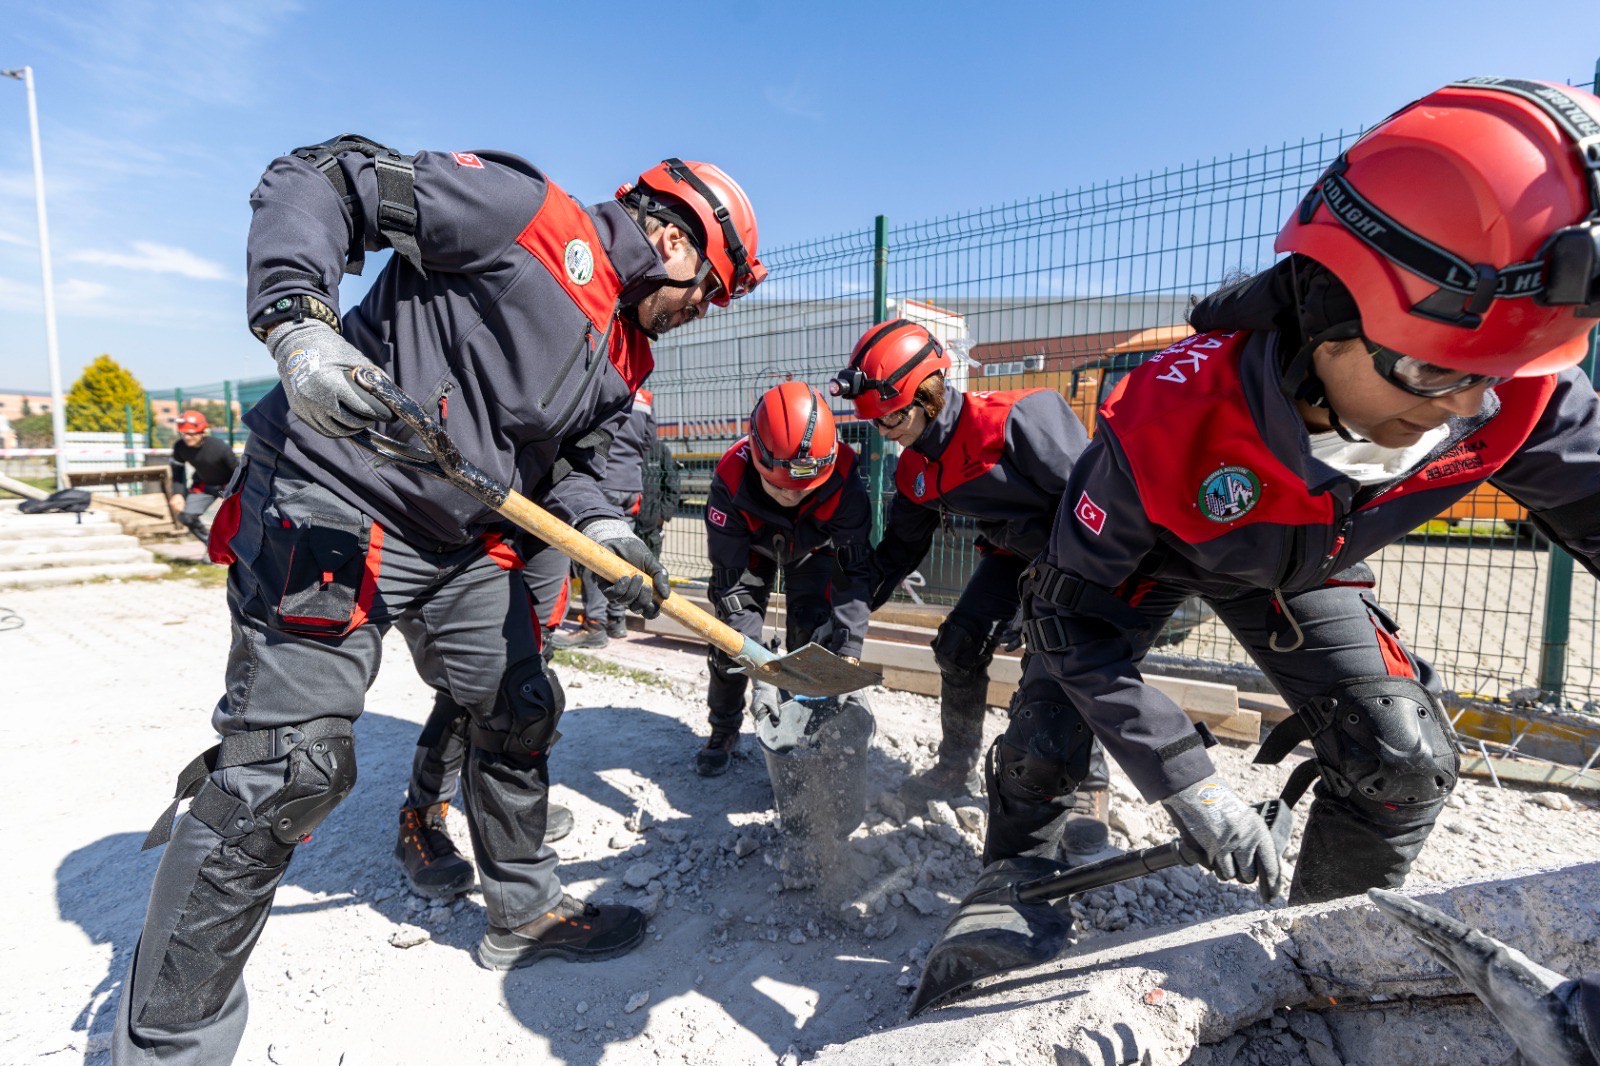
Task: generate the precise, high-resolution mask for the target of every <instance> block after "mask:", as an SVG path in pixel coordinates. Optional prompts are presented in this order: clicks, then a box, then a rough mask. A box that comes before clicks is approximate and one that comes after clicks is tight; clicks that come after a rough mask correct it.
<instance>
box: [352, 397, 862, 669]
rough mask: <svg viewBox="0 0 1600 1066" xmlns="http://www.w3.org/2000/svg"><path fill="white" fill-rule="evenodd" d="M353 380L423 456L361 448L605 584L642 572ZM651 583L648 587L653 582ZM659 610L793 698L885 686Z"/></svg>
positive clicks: (835, 659)
mask: <svg viewBox="0 0 1600 1066" xmlns="http://www.w3.org/2000/svg"><path fill="white" fill-rule="evenodd" d="M350 376H351V377H352V378H353V379H354V380H355V383H356V384H357V385H359V386H361V387H362V388H363V389H365V390H367V391H368V392H370V393H372V395H374V396H376V397H377V398H378V399H380V400H382V401H383V402H384V403H385V404H387V405H388V407H389V409H390V410H391V411H393V412H394V415H395V418H397V419H398V420H399V421H400V422H402V423H404V425H405V426H406V427H407V428H408V429H410V430H411V432H412V433H414V434H416V437H417V440H418V441H419V442H420V443H421V444H422V446H423V448H424V449H425V451H423V452H417V451H413V450H412V449H411V448H410V447H408V446H407V445H406V444H403V443H401V442H400V441H397V440H395V439H393V438H392V437H387V436H384V435H383V434H381V433H377V432H374V431H372V430H363V431H362V432H360V433H358V434H356V435H355V436H354V437H352V438H351V439H352V440H354V441H355V442H356V443H357V444H359V445H361V446H362V447H365V448H368V449H370V450H371V451H374V452H376V453H377V454H379V455H381V456H383V457H384V458H386V459H389V460H392V461H393V462H396V463H400V464H402V465H404V466H406V467H409V468H411V469H413V470H416V471H419V472H421V473H424V474H429V475H431V476H433V477H436V478H439V479H441V480H443V481H448V482H449V483H450V484H452V485H454V486H455V487H456V488H458V489H461V490H462V491H463V492H465V493H467V494H468V495H470V496H472V497H473V498H475V499H477V500H479V501H481V502H482V503H483V504H484V505H485V506H487V507H490V508H493V509H494V510H496V511H498V512H499V513H500V514H502V515H504V516H505V517H506V518H508V519H510V520H511V521H512V522H514V523H515V524H516V525H517V526H519V527H521V528H522V529H525V530H527V531H528V532H529V533H532V534H533V535H534V536H536V537H538V538H539V539H540V540H542V541H544V542H545V543H546V544H548V545H550V546H551V547H552V548H554V549H556V550H557V551H559V552H560V553H561V554H562V555H565V556H566V557H567V558H569V559H571V560H572V561H573V562H575V563H577V564H578V565H579V566H582V567H584V568H586V569H588V570H589V571H590V572H592V573H595V574H598V575H600V576H601V577H603V578H605V579H606V580H607V581H619V580H621V579H623V578H626V577H632V576H633V575H635V574H638V573H639V571H638V570H636V569H634V567H632V566H631V565H629V564H628V563H626V562H624V561H623V560H622V558H621V557H620V556H617V555H615V554H613V553H611V552H609V551H607V550H606V549H605V548H602V547H601V546H600V545H598V544H596V543H595V542H594V541H592V540H590V539H589V538H588V537H586V536H584V535H583V534H582V533H579V532H578V531H577V530H576V529H573V528H572V527H571V526H569V525H567V524H566V523H565V522H563V521H561V519H559V518H557V517H556V516H555V515H553V514H551V513H550V512H549V511H546V510H545V509H544V508H543V507H540V506H539V505H538V504H536V503H534V502H533V501H532V500H529V499H528V498H527V497H525V496H522V495H521V494H519V493H517V492H514V491H512V490H511V488H510V487H509V486H506V485H502V484H500V483H499V482H498V481H496V480H495V479H494V478H492V477H490V476H489V475H488V474H486V473H485V472H483V471H482V470H480V469H478V468H477V467H476V466H474V465H472V464H471V463H469V462H468V461H467V460H466V459H464V458H462V456H461V452H460V451H458V450H457V448H456V446H455V443H454V442H453V441H451V440H450V437H449V435H448V434H447V433H445V431H444V427H443V426H441V425H439V423H438V422H436V421H434V419H433V418H432V416H430V415H429V414H428V413H427V411H425V410H424V409H423V407H422V405H421V404H419V403H417V401H416V400H413V399H412V398H411V397H410V396H408V395H406V393H405V392H404V391H402V390H401V388H400V387H399V386H398V385H396V384H395V383H394V382H393V381H391V380H390V379H389V376H388V375H387V374H385V373H384V372H383V371H381V370H379V369H378V368H377V367H357V368H356V369H354V370H352V371H351V372H350ZM645 581H646V583H647V584H648V583H649V577H648V575H646V576H645ZM660 603H661V612H662V613H663V614H665V615H667V617H669V618H672V619H674V620H675V621H677V622H680V623H682V624H683V625H685V626H687V627H688V628H689V629H690V630H691V631H692V632H694V633H695V634H697V635H699V636H700V637H701V638H703V639H704V640H705V641H706V642H707V643H709V644H711V645H712V646H713V647H716V648H718V649H720V650H722V651H724V652H726V653H727V654H729V655H731V656H732V657H733V658H734V659H735V660H736V661H737V662H739V663H740V664H741V667H742V672H744V673H747V674H749V675H750V676H751V677H754V678H756V679H758V680H761V681H767V682H770V683H772V684H774V685H777V686H778V687H779V688H784V689H788V690H789V691H790V692H798V693H802V694H804V695H807V696H842V695H844V694H845V693H846V692H854V691H855V690H857V689H861V688H866V687H868V686H870V685H876V684H877V683H878V682H879V681H882V680H883V675H882V674H879V673H877V672H875V671H872V670H868V669H866V668H865V667H863V666H858V665H856V664H854V663H850V662H846V661H845V660H844V659H841V658H840V657H839V656H837V655H835V654H833V653H832V652H830V651H828V650H827V649H825V648H823V647H822V646H821V645H819V644H807V645H806V646H805V647H803V648H801V649H800V650H799V651H794V652H790V653H789V654H787V655H778V654H776V653H774V652H772V651H769V650H768V649H766V648H764V647H762V646H761V645H760V644H758V643H757V642H756V641H753V640H751V639H750V638H749V637H746V636H745V635H744V634H743V633H740V632H739V631H738V630H736V629H734V628H733V627H732V626H729V625H725V624H724V623H722V622H720V621H718V620H717V619H715V618H713V617H712V616H711V615H709V614H707V613H706V612H705V611H703V610H701V609H700V608H699V607H697V606H696V605H695V604H693V603H691V602H689V601H688V600H686V599H684V598H683V597H682V596H679V595H678V594H677V593H672V594H671V595H669V596H668V597H667V598H666V599H664V600H661V601H660Z"/></svg>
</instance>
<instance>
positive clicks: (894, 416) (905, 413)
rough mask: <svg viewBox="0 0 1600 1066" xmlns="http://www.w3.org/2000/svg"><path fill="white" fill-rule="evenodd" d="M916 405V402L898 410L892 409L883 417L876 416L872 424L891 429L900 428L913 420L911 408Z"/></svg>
mask: <svg viewBox="0 0 1600 1066" xmlns="http://www.w3.org/2000/svg"><path fill="white" fill-rule="evenodd" d="M915 406H916V404H910V403H908V404H906V405H905V406H904V407H902V408H900V410H898V411H890V412H889V413H888V414H886V415H884V416H883V417H882V418H874V419H873V420H872V424H873V425H875V426H877V427H878V428H879V429H887V430H891V431H892V430H896V429H899V428H900V427H901V426H903V425H905V424H906V423H907V422H908V421H910V420H911V409H912V408H913V407H915Z"/></svg>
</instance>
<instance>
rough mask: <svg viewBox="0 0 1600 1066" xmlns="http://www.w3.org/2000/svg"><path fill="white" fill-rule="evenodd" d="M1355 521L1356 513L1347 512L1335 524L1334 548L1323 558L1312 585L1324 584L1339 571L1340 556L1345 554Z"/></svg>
mask: <svg viewBox="0 0 1600 1066" xmlns="http://www.w3.org/2000/svg"><path fill="white" fill-rule="evenodd" d="M1354 520H1355V514H1354V512H1353V511H1346V512H1345V513H1344V514H1342V515H1340V516H1339V520H1338V521H1337V522H1335V523H1334V527H1333V547H1331V548H1329V549H1328V554H1327V555H1324V556H1323V557H1322V562H1321V563H1320V564H1319V565H1318V566H1317V573H1316V577H1315V578H1314V579H1313V580H1312V582H1311V584H1312V585H1314V586H1315V585H1320V584H1322V583H1323V582H1324V581H1326V580H1328V578H1329V577H1330V576H1331V575H1332V574H1333V573H1334V572H1335V571H1337V570H1338V568H1339V556H1341V555H1343V554H1344V546H1345V543H1346V542H1347V541H1348V540H1349V538H1350V527H1351V526H1352V525H1353V524H1354Z"/></svg>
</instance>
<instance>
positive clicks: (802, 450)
mask: <svg viewBox="0 0 1600 1066" xmlns="http://www.w3.org/2000/svg"><path fill="white" fill-rule="evenodd" d="M750 450H751V453H752V454H753V455H754V456H755V460H756V471H757V472H758V473H760V475H761V477H762V478H763V480H765V481H766V483H767V484H769V485H772V486H774V487H776V488H780V489H808V488H811V487H813V486H816V485H820V484H822V483H823V482H824V481H827V480H828V478H829V477H831V476H832V475H833V464H834V460H835V459H837V458H838V457H839V433H838V431H837V430H836V429H835V428H834V424H833V412H832V411H830V410H828V404H827V401H826V400H824V399H823V398H822V393H820V392H818V391H817V390H816V389H813V388H812V387H811V386H809V385H807V384H805V383H804V382H802V381H785V382H784V383H783V384H782V385H779V386H777V387H775V388H771V389H768V390H767V391H766V392H764V393H762V395H761V399H760V400H757V401H756V409H755V410H754V411H751V412H750Z"/></svg>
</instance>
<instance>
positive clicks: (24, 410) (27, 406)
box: [22, 396, 33, 418]
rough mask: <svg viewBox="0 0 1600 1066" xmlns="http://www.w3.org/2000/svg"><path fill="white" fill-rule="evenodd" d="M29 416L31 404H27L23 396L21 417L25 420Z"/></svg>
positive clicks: (31, 412)
mask: <svg viewBox="0 0 1600 1066" xmlns="http://www.w3.org/2000/svg"><path fill="white" fill-rule="evenodd" d="M31 414H33V404H31V403H29V402H28V398H27V397H26V396H24V397H23V398H22V417H23V418H27V417H28V416H29V415H31Z"/></svg>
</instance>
